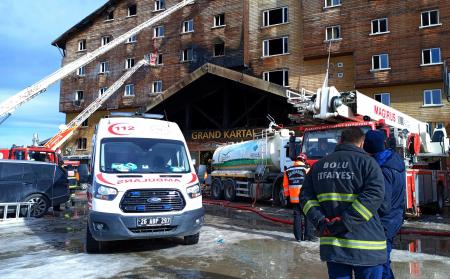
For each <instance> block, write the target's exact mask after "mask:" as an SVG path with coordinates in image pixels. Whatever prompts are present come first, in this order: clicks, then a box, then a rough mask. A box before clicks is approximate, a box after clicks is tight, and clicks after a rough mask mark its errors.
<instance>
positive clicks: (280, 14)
mask: <svg viewBox="0 0 450 279" xmlns="http://www.w3.org/2000/svg"><path fill="white" fill-rule="evenodd" d="M288 21H289V13H288V7H282V8H277V9H272V10H267V11H264V12H263V26H271V25H276V24H282V23H287V22H288Z"/></svg>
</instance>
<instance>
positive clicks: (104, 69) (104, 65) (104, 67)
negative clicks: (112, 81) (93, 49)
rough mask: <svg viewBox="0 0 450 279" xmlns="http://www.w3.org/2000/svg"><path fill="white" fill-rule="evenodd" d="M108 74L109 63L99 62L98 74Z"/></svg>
mask: <svg viewBox="0 0 450 279" xmlns="http://www.w3.org/2000/svg"><path fill="white" fill-rule="evenodd" d="M107 72H109V61H103V62H100V71H99V73H100V74H104V73H107Z"/></svg>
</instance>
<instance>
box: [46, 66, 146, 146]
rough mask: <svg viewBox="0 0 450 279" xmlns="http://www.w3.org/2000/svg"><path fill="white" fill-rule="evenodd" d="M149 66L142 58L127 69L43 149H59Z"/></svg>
mask: <svg viewBox="0 0 450 279" xmlns="http://www.w3.org/2000/svg"><path fill="white" fill-rule="evenodd" d="M146 65H149V60H148V58H144V59H142V60H141V61H139V62H138V63H137V64H136V65H134V66H133V67H132V68H131V69H129V70H128V71H127V72H126V73H125V74H124V75H123V76H121V77H120V78H119V79H118V80H117V81H116V82H115V83H113V84H112V85H111V86H110V87H109V88H108V89H107V90H106V91H105V93H103V94H102V95H100V96H98V97H97V99H95V101H93V102H92V103H91V104H90V105H89V106H87V107H86V108H85V109H84V110H83V111H82V112H81V113H80V114H79V115H78V116H77V117H75V118H74V119H73V120H72V121H70V122H69V124H67V127H66V128H65V129H64V130H62V131H60V132H59V133H58V134H56V135H55V136H54V137H53V138H51V139H50V140H49V141H48V142H47V143H46V144H45V145H44V147H46V148H50V149H53V150H56V149H57V148H58V147H60V146H61V145H62V144H63V143H64V142H65V141H66V140H67V139H68V138H70V136H72V134H73V132H74V131H75V130H76V129H77V128H78V127H79V126H80V125H81V124H82V123H83V121H85V120H86V119H88V118H89V117H90V116H91V115H92V114H93V113H94V112H95V111H97V109H99V108H100V107H101V106H102V105H103V104H104V103H105V102H106V101H107V100H108V99H109V98H110V97H111V96H112V95H113V94H114V93H115V92H116V91H117V90H118V89H119V88H120V87H122V85H123V84H124V83H125V82H126V81H127V80H128V79H129V78H130V77H131V76H132V75H133V74H134V73H135V72H136V71H137V70H139V68H141V67H142V66H146Z"/></svg>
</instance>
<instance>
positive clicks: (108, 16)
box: [105, 11, 114, 21]
mask: <svg viewBox="0 0 450 279" xmlns="http://www.w3.org/2000/svg"><path fill="white" fill-rule="evenodd" d="M105 20H106V21H108V20H114V11H110V12H107V13H106V15H105Z"/></svg>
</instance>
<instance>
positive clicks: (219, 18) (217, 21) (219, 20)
mask: <svg viewBox="0 0 450 279" xmlns="http://www.w3.org/2000/svg"><path fill="white" fill-rule="evenodd" d="M221 26H225V14H220V15H215V16H214V25H213V27H221Z"/></svg>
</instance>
